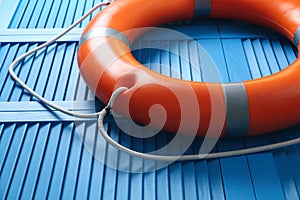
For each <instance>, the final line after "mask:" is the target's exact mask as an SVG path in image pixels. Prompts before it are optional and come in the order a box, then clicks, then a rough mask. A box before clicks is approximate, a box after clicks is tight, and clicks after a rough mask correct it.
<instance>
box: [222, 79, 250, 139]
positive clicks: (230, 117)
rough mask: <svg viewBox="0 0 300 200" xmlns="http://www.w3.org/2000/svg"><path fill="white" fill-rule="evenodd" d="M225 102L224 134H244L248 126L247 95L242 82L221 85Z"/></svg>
mask: <svg viewBox="0 0 300 200" xmlns="http://www.w3.org/2000/svg"><path fill="white" fill-rule="evenodd" d="M222 87H223V90H224V97H225V103H226V136H229V137H231V136H233V137H234V136H246V135H247V132H248V128H249V107H248V96H247V92H246V88H245V85H244V84H243V83H228V84H223V85H222Z"/></svg>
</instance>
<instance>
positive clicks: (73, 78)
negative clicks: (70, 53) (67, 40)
mask: <svg viewBox="0 0 300 200" xmlns="http://www.w3.org/2000/svg"><path fill="white" fill-rule="evenodd" d="M76 50H77V48H76V49H75V51H76ZM70 68H71V72H70V74H69V82H68V87H67V91H66V95H65V100H66V101H70V100H73V99H75V98H74V97H75V91H76V89H77V85H76V84H77V82H78V77H79V76H80V74H79V69H78V63H77V59H76V56H75V54H74V58H73V62H72V64H71V66H70Z"/></svg>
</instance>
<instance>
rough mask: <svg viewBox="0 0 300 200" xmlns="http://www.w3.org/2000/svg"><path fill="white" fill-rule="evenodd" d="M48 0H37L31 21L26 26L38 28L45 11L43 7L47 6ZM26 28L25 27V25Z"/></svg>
mask: <svg viewBox="0 0 300 200" xmlns="http://www.w3.org/2000/svg"><path fill="white" fill-rule="evenodd" d="M46 2H47V1H41V0H40V1H37V3H36V5H35V6H34V10H33V11H32V15H31V17H30V18H29V20H30V21H29V23H28V25H27V26H26V28H37V25H38V21H39V20H40V18H41V15H42V13H43V8H44V7H45V4H46ZM24 28H25V27H24Z"/></svg>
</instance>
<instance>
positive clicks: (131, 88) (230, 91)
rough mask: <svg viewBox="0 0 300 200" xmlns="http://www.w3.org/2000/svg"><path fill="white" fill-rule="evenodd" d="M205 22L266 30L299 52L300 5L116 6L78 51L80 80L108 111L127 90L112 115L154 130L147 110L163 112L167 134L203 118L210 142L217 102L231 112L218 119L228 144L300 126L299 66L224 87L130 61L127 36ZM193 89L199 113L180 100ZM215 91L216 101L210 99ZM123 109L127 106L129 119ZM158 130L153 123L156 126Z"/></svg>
mask: <svg viewBox="0 0 300 200" xmlns="http://www.w3.org/2000/svg"><path fill="white" fill-rule="evenodd" d="M205 15H206V16H209V17H210V18H226V19H236V20H243V21H247V22H251V23H254V24H258V25H262V26H264V27H267V28H271V29H274V30H276V31H277V32H279V33H281V34H283V35H284V36H286V37H287V38H288V39H289V40H290V41H292V42H294V44H295V45H296V46H297V47H298V46H299V40H300V26H299V25H300V1H298V0H276V1H267V0H263V1H253V0H226V1H223V0H164V1H158V0H151V1H144V0H117V1H115V2H113V3H112V4H111V5H110V6H108V7H107V8H105V9H104V10H103V11H101V12H100V13H99V14H97V15H96V16H95V17H94V18H93V19H92V21H91V22H90V23H89V24H88V26H87V27H86V29H85V30H84V32H83V35H82V37H81V41H80V47H79V49H78V63H79V68H80V72H81V74H82V76H83V77H84V79H85V81H86V83H87V84H88V86H89V87H90V88H91V89H92V90H93V92H94V93H95V94H96V96H97V97H99V98H100V99H101V100H102V101H103V102H105V103H107V102H108V100H109V99H110V97H111V95H112V93H113V92H114V90H116V89H117V88H118V87H127V88H128V90H127V91H125V92H123V93H122V94H120V95H119V96H118V98H117V99H116V102H115V104H114V105H113V109H114V110H115V111H116V112H118V113H120V114H123V115H125V116H127V117H132V119H134V120H135V121H137V122H140V123H143V124H148V123H150V117H149V114H148V112H149V109H150V108H151V106H152V105H155V104H158V105H162V106H163V107H164V109H165V112H166V114H167V119H166V123H165V125H164V127H163V128H164V130H167V131H171V132H177V131H178V129H179V124H180V123H181V121H182V120H184V119H183V118H184V117H188V116H189V115H190V114H192V113H193V112H194V111H195V110H196V111H197V110H198V111H199V113H200V116H199V117H200V120H199V123H198V124H197V130H196V132H197V135H200V136H205V134H206V133H207V130H208V128H209V126H211V125H214V124H213V123H214V121H212V120H211V119H212V116H213V115H214V113H213V112H212V109H211V107H212V101H216V102H218V104H219V105H224V107H225V109H223V110H222V109H219V110H218V111H217V112H219V113H216V114H217V115H224V116H225V117H226V122H225V123H224V125H223V127H222V135H223V136H251V135H257V134H262V133H266V132H271V131H276V130H280V129H283V128H287V127H290V126H292V125H295V124H297V123H299V122H300V89H299V88H300V60H299V58H298V59H297V60H296V61H295V62H294V63H293V64H291V65H290V66H289V67H288V68H286V69H285V70H282V71H280V72H278V73H276V74H273V75H271V76H267V77H263V78H260V79H256V80H250V81H244V82H240V83H228V84H219V83H205V82H191V81H183V80H177V79H174V78H170V77H166V76H164V75H161V74H158V73H155V72H153V71H151V70H149V69H148V68H146V67H144V66H141V64H140V63H139V62H138V61H137V60H136V59H135V58H134V57H133V56H132V55H131V53H130V48H129V45H130V43H132V42H133V40H134V39H135V38H136V37H137V36H138V34H128V35H127V33H126V32H127V31H129V30H132V29H136V28H141V27H152V26H158V25H161V24H165V23H168V22H173V21H177V20H188V19H193V18H195V17H199V16H205ZM99 52H102V54H101V55H99ZM237 67H239V66H237ZM141 84H142V86H141ZM188 87H190V88H192V90H193V91H194V93H195V95H196V101H197V105H198V107H194V104H193V103H195V102H189V101H181V100H180V101H181V102H179V100H178V95H177V94H180V95H187V96H189V95H190V94H188V92H187V88H188ZM174 91H175V93H174ZM211 91H215V92H216V94H217V95H214V97H212V96H211ZM185 93H187V94H185ZM122 102H129V112H128V111H127V110H126V109H128V108H125V106H124V105H122ZM191 104H192V105H193V106H191ZM220 111H222V113H220ZM186 121H187V122H186V123H185V124H183V126H182V127H180V131H181V132H183V133H186V134H193V131H194V129H193V124H192V123H193V119H189V120H186ZM189 121H190V122H189ZM159 123H160V122H159V121H157V122H155V121H154V122H153V124H154V126H159Z"/></svg>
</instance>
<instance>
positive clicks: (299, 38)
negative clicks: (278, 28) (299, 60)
mask: <svg viewBox="0 0 300 200" xmlns="http://www.w3.org/2000/svg"><path fill="white" fill-rule="evenodd" d="M299 41H300V26H299V27H298V28H297V30H296V32H295V34H294V44H295V46H296V47H297V48H298V45H299Z"/></svg>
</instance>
